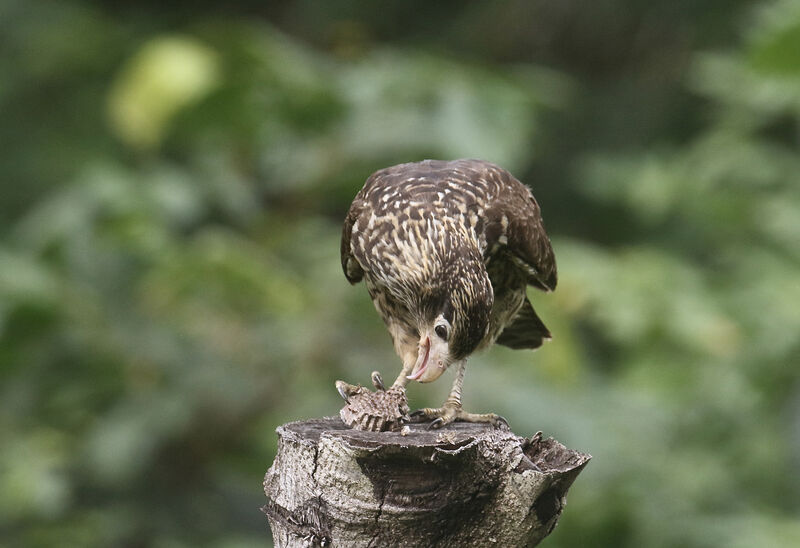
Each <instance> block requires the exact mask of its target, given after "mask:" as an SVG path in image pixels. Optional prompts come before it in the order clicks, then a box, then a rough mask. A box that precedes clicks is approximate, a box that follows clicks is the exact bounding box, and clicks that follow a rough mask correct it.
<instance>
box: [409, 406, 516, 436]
mask: <svg viewBox="0 0 800 548" xmlns="http://www.w3.org/2000/svg"><path fill="white" fill-rule="evenodd" d="M410 417H411V420H412V421H413V422H425V421H428V420H430V421H432V422H431V423H430V424H429V425H428V429H430V430H435V429H437V428H441V427H442V426H445V425H447V424H450V423H451V422H455V421H463V422H486V423H489V424H491V425H492V426H494V427H495V428H502V429H504V430H507V429H508V428H509V427H508V421H507V420H506V419H504V418H503V417H501V416H500V415H497V414H496V413H467V412H466V411H464V410H463V409H462V408H461V406H460V405H451V404H447V403H445V404H444V405H443V406H442V407H439V408H436V409H433V408H430V407H426V408H424V409H417V410H416V411H414V412H413V413H411V415H410Z"/></svg>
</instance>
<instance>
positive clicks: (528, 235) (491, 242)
mask: <svg viewBox="0 0 800 548" xmlns="http://www.w3.org/2000/svg"><path fill="white" fill-rule="evenodd" d="M492 167H494V166H492ZM489 176H490V177H492V178H493V179H494V180H495V181H498V179H499V181H498V187H499V192H498V195H497V196H496V197H495V198H494V200H492V202H491V204H489V206H488V207H487V208H486V211H485V219H486V228H485V231H484V233H485V236H486V248H487V252H489V253H492V252H497V251H500V250H501V249H502V248H505V249H506V250H507V251H508V252H509V253H510V256H511V260H512V261H513V262H514V263H515V265H516V266H517V267H519V268H520V269H521V270H523V271H524V272H525V274H526V277H527V282H528V284H530V285H532V286H534V287H537V288H539V289H541V290H543V291H552V290H554V289H555V288H556V284H557V282H558V272H557V269H556V258H555V255H554V254H553V248H552V247H551V245H550V238H549V237H548V236H547V233H546V232H545V230H544V225H543V223H542V215H541V212H540V209H539V204H538V203H537V202H536V199H535V198H534V197H533V194H531V191H530V190H529V189H528V187H526V186H525V185H523V184H522V183H520V182H519V181H518V180H516V179H515V178H514V177H513V176H512V175H511V174H510V173H508V172H507V171H506V170H504V169H500V168H495V169H493V170H491V171H490V175H489Z"/></svg>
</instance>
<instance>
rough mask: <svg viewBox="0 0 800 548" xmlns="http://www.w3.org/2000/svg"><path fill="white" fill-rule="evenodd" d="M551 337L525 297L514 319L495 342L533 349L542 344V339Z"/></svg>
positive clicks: (510, 346) (517, 347)
mask: <svg viewBox="0 0 800 548" xmlns="http://www.w3.org/2000/svg"><path fill="white" fill-rule="evenodd" d="M551 337H552V335H550V331H549V330H548V329H547V327H546V326H545V325H544V323H543V322H542V320H540V319H539V316H537V315H536V311H535V310H534V309H533V306H532V305H531V302H530V301H529V300H528V299H525V302H523V303H522V307H521V308H520V309H519V312H517V315H516V317H515V318H514V321H513V322H511V323H510V324H508V325H507V326H506V327H505V329H503V332H502V333H500V336H499V337H498V338H497V340H496V341H495V343H496V344H501V345H503V346H507V347H508V348H514V349H521V348H529V349H534V348H539V347H540V346H542V343H543V342H544V340H545V339H550V338H551Z"/></svg>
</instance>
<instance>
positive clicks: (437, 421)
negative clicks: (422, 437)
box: [428, 417, 444, 430]
mask: <svg viewBox="0 0 800 548" xmlns="http://www.w3.org/2000/svg"><path fill="white" fill-rule="evenodd" d="M442 426H444V420H442V417H439V418H437V419H435V420H434V421H433V422H431V423H430V424H429V425H428V430H438V429H439V428H441V427H442Z"/></svg>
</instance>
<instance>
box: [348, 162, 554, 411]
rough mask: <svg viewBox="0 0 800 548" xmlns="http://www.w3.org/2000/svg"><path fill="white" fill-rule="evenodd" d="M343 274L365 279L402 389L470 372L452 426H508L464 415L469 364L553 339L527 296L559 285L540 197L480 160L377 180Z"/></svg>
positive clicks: (354, 221) (354, 212)
mask: <svg viewBox="0 0 800 548" xmlns="http://www.w3.org/2000/svg"><path fill="white" fill-rule="evenodd" d="M341 256H342V268H343V269H344V273H345V276H346V277H347V279H348V280H349V281H350V282H351V283H357V282H359V281H361V280H362V279H364V280H365V282H366V285H367V289H368V290H369V293H370V296H371V297H372V300H373V302H374V303H375V307H376V309H377V310H378V312H379V314H380V315H381V317H382V318H383V321H384V322H385V323H386V326H387V327H388V329H389V332H390V333H391V335H392V338H393V340H394V345H395V350H396V351H397V353H398V355H399V356H400V357H401V359H402V360H403V370H402V372H401V374H400V376H399V377H398V379H397V381H395V384H394V385H393V386H395V387H404V386H405V385H406V383H407V382H408V379H409V378H411V379H413V380H419V381H420V382H430V381H432V380H435V379H436V378H438V377H439V376H440V375H441V373H442V372H443V371H444V370H445V369H447V367H449V366H450V365H451V364H453V363H458V364H459V372H458V374H457V375H456V382H455V383H454V386H453V391H452V393H451V395H450V397H449V398H448V401H447V402H446V403H445V405H444V406H443V408H442V409H428V410H423V414H424V415H425V416H428V417H432V418H436V419H437V424H438V425H441V424H444V423H447V422H450V421H452V420H455V419H460V420H485V421H489V422H494V423H496V422H497V419H498V417H497V416H496V415H492V414H489V415H473V414H471V413H465V412H463V411H462V410H461V382H462V381H463V369H464V362H465V360H466V358H467V357H468V356H469V355H470V354H471V353H472V352H474V351H475V350H478V349H480V348H484V347H487V346H489V345H491V344H492V343H495V342H496V343H498V344H502V345H505V346H509V347H511V348H538V347H539V346H540V345H541V344H542V341H543V340H544V339H547V338H549V337H550V332H549V331H548V330H547V328H546V327H545V326H544V324H543V323H542V321H541V320H540V319H539V318H538V316H537V315H536V313H535V312H534V310H533V307H532V306H531V304H530V301H528V299H527V296H526V287H527V286H528V285H532V286H534V287H536V288H538V289H541V290H545V291H551V290H553V289H555V287H556V280H557V275H556V262H555V257H554V255H553V250H552V248H551V246H550V240H549V238H548V236H547V234H546V233H545V230H544V227H543V225H542V219H541V214H540V210H539V205H538V204H537V203H536V200H535V199H534V197H533V195H532V194H531V192H530V190H529V189H528V188H527V187H526V186H524V185H523V184H522V183H520V182H519V181H518V180H517V179H515V178H514V177H513V176H512V175H511V174H510V173H508V172H507V171H506V170H504V169H502V168H500V167H498V166H496V165H494V164H491V163H489V162H484V161H480V160H456V161H452V162H445V161H438V160H426V161H423V162H418V163H409V164H401V165H397V166H393V167H389V168H386V169H382V170H380V171H377V172H376V173H374V174H373V175H372V176H370V177H369V179H367V181H366V183H365V184H364V188H362V189H361V191H360V192H359V193H358V194H357V195H356V197H355V199H354V200H353V204H352V205H351V207H350V211H349V212H348V214H347V218H346V219H345V223H344V229H343V232H342V247H341Z"/></svg>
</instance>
